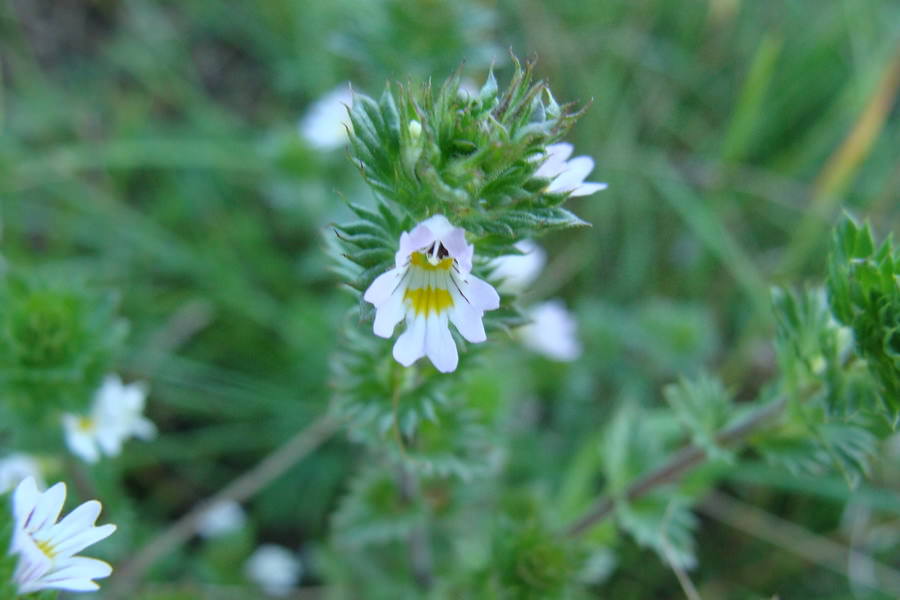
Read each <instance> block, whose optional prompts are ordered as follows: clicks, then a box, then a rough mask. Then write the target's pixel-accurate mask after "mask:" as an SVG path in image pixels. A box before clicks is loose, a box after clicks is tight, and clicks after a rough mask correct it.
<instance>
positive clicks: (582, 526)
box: [566, 397, 787, 536]
mask: <svg viewBox="0 0 900 600" xmlns="http://www.w3.org/2000/svg"><path fill="white" fill-rule="evenodd" d="M786 405H787V398H785V397H780V398H778V399H777V400H775V401H774V402H772V403H771V404H769V405H767V406H765V407H763V408H761V409H759V410H758V411H757V412H756V413H754V414H752V415H750V417H748V418H747V419H745V420H744V421H741V422H740V423H737V424H736V425H734V426H732V427H729V428H727V429H724V430H722V431H721V432H719V434H718V435H717V436H716V441H717V442H718V444H719V445H721V446H728V445H731V444H734V443H736V442H739V441H740V440H742V439H744V438H745V437H747V436H748V435H750V434H751V433H753V432H754V431H756V430H757V429H759V428H760V427H762V426H763V425H766V424H767V423H768V422H769V421H771V420H772V419H774V418H776V417H778V416H779V415H780V414H781V413H782V411H783V410H784V407H785V406H786ZM705 460H706V452H704V450H703V449H702V448H700V447H698V446H693V445H691V446H688V447H686V448H683V449H682V450H680V451H679V452H677V453H676V454H675V455H674V456H673V457H672V458H670V459H669V460H668V461H667V462H665V463H663V464H662V465H661V466H660V467H658V468H656V469H654V470H652V471H650V472H649V473H646V474H644V475H643V476H641V477H639V478H638V479H637V480H636V481H635V482H634V483H632V484H631V485H630V486H628V489H627V490H626V491H625V493H624V494H623V497H624V498H625V499H627V500H636V499H638V498H640V497H642V496H644V495H645V494H647V493H648V492H650V491H652V490H654V489H655V488H657V487H659V486H661V485H664V484H666V483H670V482H672V481H675V480H676V479H678V478H679V477H681V476H682V475H683V474H684V473H685V472H687V471H689V470H690V469H692V468H694V467H696V466H697V465H699V464H701V463H702V462H703V461H705ZM614 507H615V499H614V498H612V497H609V496H603V497H601V498H599V499H598V500H597V501H596V502H595V503H594V504H593V506H591V507H590V508H589V509H588V511H587V512H586V513H585V514H584V515H583V516H582V517H581V518H580V519H578V520H577V521H575V522H574V523H573V524H572V525H571V526H570V527H569V528H568V529H567V530H566V533H567V534H568V535H570V536H577V535H581V534H582V533H585V532H586V531H588V530H589V529H590V528H591V527H593V526H594V525H596V524H597V523H599V522H600V521H602V520H603V519H605V518H606V517H608V516H609V515H610V513H612V511H613V508H614Z"/></svg>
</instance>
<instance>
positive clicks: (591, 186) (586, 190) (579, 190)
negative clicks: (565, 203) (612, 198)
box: [572, 181, 607, 196]
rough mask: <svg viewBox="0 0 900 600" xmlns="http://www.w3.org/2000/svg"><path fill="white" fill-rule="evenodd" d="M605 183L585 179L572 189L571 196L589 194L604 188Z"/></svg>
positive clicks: (605, 186)
mask: <svg viewBox="0 0 900 600" xmlns="http://www.w3.org/2000/svg"><path fill="white" fill-rule="evenodd" d="M606 188H607V185H606V184H605V183H594V182H592V181H586V182H584V183H582V184H581V185H579V186H578V187H576V188H575V189H574V190H572V196H590V195H591V194H594V193H596V192H600V191H602V190H605V189H606Z"/></svg>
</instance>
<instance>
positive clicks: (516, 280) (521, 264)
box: [491, 240, 547, 294]
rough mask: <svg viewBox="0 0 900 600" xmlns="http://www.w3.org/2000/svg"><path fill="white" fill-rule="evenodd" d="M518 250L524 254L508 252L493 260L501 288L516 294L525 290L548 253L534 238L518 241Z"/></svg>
mask: <svg viewBox="0 0 900 600" xmlns="http://www.w3.org/2000/svg"><path fill="white" fill-rule="evenodd" d="M516 250H518V251H519V252H521V253H522V254H507V255H504V256H498V257H497V258H495V259H493V260H491V267H492V268H493V276H494V277H495V278H496V279H497V280H498V281H500V286H499V287H500V289H501V290H503V291H505V292H509V293H514V294H518V293H521V292H523V291H525V289H526V288H527V287H528V286H529V285H531V284H532V282H534V280H535V279H537V276H538V274H539V273H540V272H541V269H543V268H544V263H545V262H547V253H546V252H544V249H543V248H541V247H540V246H538V245H537V244H536V243H534V242H533V241H532V240H522V241H520V242H517V243H516Z"/></svg>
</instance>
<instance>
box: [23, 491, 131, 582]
mask: <svg viewBox="0 0 900 600" xmlns="http://www.w3.org/2000/svg"><path fill="white" fill-rule="evenodd" d="M65 500H66V484H64V483H57V484H56V485H54V486H53V487H51V488H50V489H49V490H47V491H46V492H39V491H38V488H37V484H35V482H34V479H33V478H31V477H29V478H27V479H25V480H23V481H22V483H20V484H19V486H18V487H17V488H16V491H15V492H13V518H14V520H15V524H14V529H13V538H12V545H11V546H10V549H9V553H10V554H11V555H17V556H18V557H19V562H18V564H17V565H16V570H15V571H14V572H13V582H14V583H15V584H16V586H17V588H18V590H19V593H20V594H29V593H32V592H37V591H40V590H47V589H56V590H68V591H72V592H90V591H94V590H97V589H99V586H98V585H97V584H96V583H94V581H93V580H94V579H102V578H103V577H109V574H110V573H112V567H110V566H109V565H108V564H107V563H105V562H103V561H102V560H97V559H95V558H86V557H84V556H75V554H76V553H77V552H80V551H81V550H84V549H85V548H87V547H88V546H90V545H92V544H95V543H97V542H99V541H100V540H102V539H105V538H107V537H109V536H110V535H112V533H113V532H114V531H115V530H116V526H115V525H102V526H100V527H96V526H95V525H94V523H95V522H96V521H97V517H98V516H99V515H100V509H101V505H100V503H99V502H98V501H96V500H90V501H88V502H85V503H84V504H82V505H81V506H79V507H78V508H76V509H75V510H73V511H72V512H70V513H69V514H68V515H67V516H66V517H65V518H64V519H63V520H62V521H60V522H59V523H57V522H56V521H57V519H59V514H60V512H61V511H62V507H63V503H64V502H65Z"/></svg>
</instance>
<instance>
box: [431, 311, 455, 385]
mask: <svg viewBox="0 0 900 600" xmlns="http://www.w3.org/2000/svg"><path fill="white" fill-rule="evenodd" d="M425 352H426V354H427V355H428V359H429V360H431V364H433V365H434V366H435V368H436V369H437V370H438V371H440V372H441V373H450V372H451V371H455V370H456V365H457V363H458V362H459V355H458V354H457V352H456V343H455V342H454V341H453V336H452V335H451V334H450V328H449V327H448V326H447V314H446V313H443V314H441V315H440V316H438V315H436V314H432V315H431V316H429V317H428V320H427V325H426V331H425Z"/></svg>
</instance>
